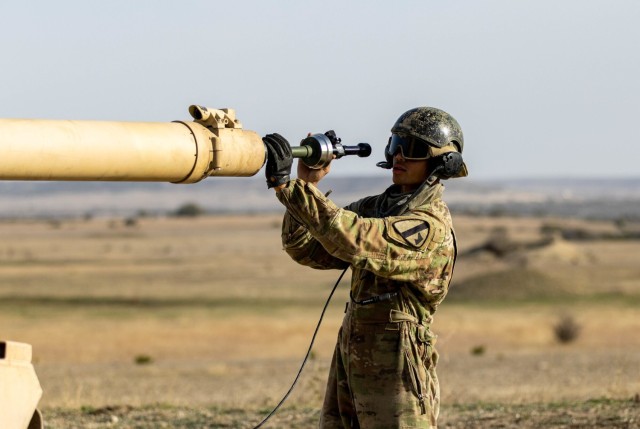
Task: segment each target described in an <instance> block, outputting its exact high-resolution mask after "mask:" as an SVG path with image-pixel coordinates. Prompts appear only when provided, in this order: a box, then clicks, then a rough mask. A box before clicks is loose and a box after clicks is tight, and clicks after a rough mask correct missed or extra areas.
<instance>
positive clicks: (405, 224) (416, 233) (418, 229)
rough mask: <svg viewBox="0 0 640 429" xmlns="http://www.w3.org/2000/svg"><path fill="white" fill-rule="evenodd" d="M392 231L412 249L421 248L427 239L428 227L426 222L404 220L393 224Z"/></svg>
mask: <svg viewBox="0 0 640 429" xmlns="http://www.w3.org/2000/svg"><path fill="white" fill-rule="evenodd" d="M392 225H393V229H394V230H395V231H396V232H397V233H398V234H399V235H400V237H402V239H403V240H404V241H405V242H406V243H407V244H408V245H410V246H412V247H418V248H419V247H422V246H424V243H425V242H426V241H427V238H428V237H429V230H430V225H429V222H427V221H426V220H420V219H406V220H399V221H396V222H394V223H393V224H392Z"/></svg>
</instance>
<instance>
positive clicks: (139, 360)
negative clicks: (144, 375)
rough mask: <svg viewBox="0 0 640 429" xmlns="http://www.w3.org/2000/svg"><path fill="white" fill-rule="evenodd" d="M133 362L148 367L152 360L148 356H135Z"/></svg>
mask: <svg viewBox="0 0 640 429" xmlns="http://www.w3.org/2000/svg"><path fill="white" fill-rule="evenodd" d="M133 361H134V362H135V364H136V365H148V364H150V363H152V362H153V358H152V357H151V356H149V355H137V356H136V357H135V358H134V359H133Z"/></svg>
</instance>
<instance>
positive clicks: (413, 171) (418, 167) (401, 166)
mask: <svg viewBox="0 0 640 429" xmlns="http://www.w3.org/2000/svg"><path fill="white" fill-rule="evenodd" d="M425 180H427V160H426V159H422V160H419V161H409V160H406V159H404V157H403V156H402V153H401V152H398V153H396V155H395V156H394V157H393V183H394V184H395V185H399V186H400V187H401V189H402V192H411V191H415V190H416V189H418V188H419V187H420V185H422V182H424V181H425Z"/></svg>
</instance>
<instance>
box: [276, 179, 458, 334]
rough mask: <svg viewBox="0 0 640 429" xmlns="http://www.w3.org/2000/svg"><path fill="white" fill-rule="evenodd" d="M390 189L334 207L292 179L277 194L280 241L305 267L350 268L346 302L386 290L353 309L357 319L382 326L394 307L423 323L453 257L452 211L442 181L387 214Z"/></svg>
mask: <svg viewBox="0 0 640 429" xmlns="http://www.w3.org/2000/svg"><path fill="white" fill-rule="evenodd" d="M392 189H393V186H392V187H390V188H389V189H387V191H385V193H383V194H380V195H377V196H372V197H367V198H363V199H362V200H359V201H357V202H355V203H352V204H350V205H349V206H347V207H346V208H339V207H337V206H336V205H335V204H334V203H333V202H332V201H331V200H329V199H328V198H326V197H325V196H324V195H323V194H322V192H320V190H318V188H316V187H315V186H313V185H310V184H307V183H305V182H304V181H302V180H300V179H297V180H291V181H290V182H289V184H288V185H287V186H286V187H285V188H284V189H282V190H281V191H280V192H278V194H277V195H278V199H279V200H280V201H281V202H282V204H284V206H285V207H286V208H287V212H286V214H285V217H284V220H283V225H282V242H283V246H284V249H285V251H286V252H287V253H288V254H289V255H290V256H291V258H293V259H294V260H295V261H297V262H298V263H300V264H303V265H307V266H309V267H312V268H316V269H340V268H346V267H347V266H351V268H352V270H353V272H352V277H351V297H352V300H355V301H363V300H366V299H369V298H372V297H375V296H382V295H383V294H387V293H389V294H392V296H393V298H392V299H389V300H385V301H384V302H383V301H380V302H378V303H376V304H374V305H363V306H360V308H359V309H358V311H357V315H356V317H358V318H359V319H364V320H367V319H369V320H371V322H376V321H379V322H381V323H383V322H385V321H388V318H389V314H390V313H389V311H390V310H398V311H401V312H403V313H408V314H410V315H412V316H414V317H416V318H417V319H418V321H419V323H421V324H427V325H428V324H430V323H431V321H432V315H433V313H434V312H435V310H436V307H437V306H438V304H440V302H442V300H443V299H444V297H445V295H446V294H447V291H448V288H449V282H450V281H451V275H452V273H453V266H454V263H455V258H456V245H455V237H454V233H453V226H452V222H451V216H450V213H449V209H448V208H447V206H446V204H445V203H444V202H443V201H442V199H441V197H442V192H443V190H444V186H442V185H441V184H436V185H433V186H430V187H429V186H423V187H422V188H420V189H418V190H417V191H416V192H415V193H414V194H412V196H411V198H410V199H409V201H407V202H405V203H404V204H403V205H401V206H400V207H398V208H397V209H396V210H394V212H395V213H394V214H392V215H383V214H381V206H382V204H383V203H384V200H385V198H386V197H387V196H388V194H389V192H390V191H391V190H392ZM377 319H379V320H377Z"/></svg>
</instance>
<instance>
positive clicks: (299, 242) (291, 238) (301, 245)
mask: <svg viewBox="0 0 640 429" xmlns="http://www.w3.org/2000/svg"><path fill="white" fill-rule="evenodd" d="M282 246H283V247H284V250H285V252H287V254H288V255H289V256H290V257H291V259H293V260H294V261H296V262H298V263H299V264H301V265H306V266H308V267H311V268H315V269H319V270H330V269H343V268H346V267H347V266H348V265H349V264H348V263H347V262H345V261H343V260H341V259H338V258H336V257H335V256H333V255H331V254H330V253H329V252H327V251H326V249H325V248H324V247H323V246H322V244H320V242H319V241H318V240H316V239H315V238H314V237H313V236H312V235H311V233H310V232H309V230H308V229H307V228H305V227H304V226H303V225H302V224H301V223H300V222H298V221H297V220H296V219H294V217H293V216H292V215H291V213H290V212H289V211H287V212H286V213H285V215H284V219H283V220H282Z"/></svg>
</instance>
